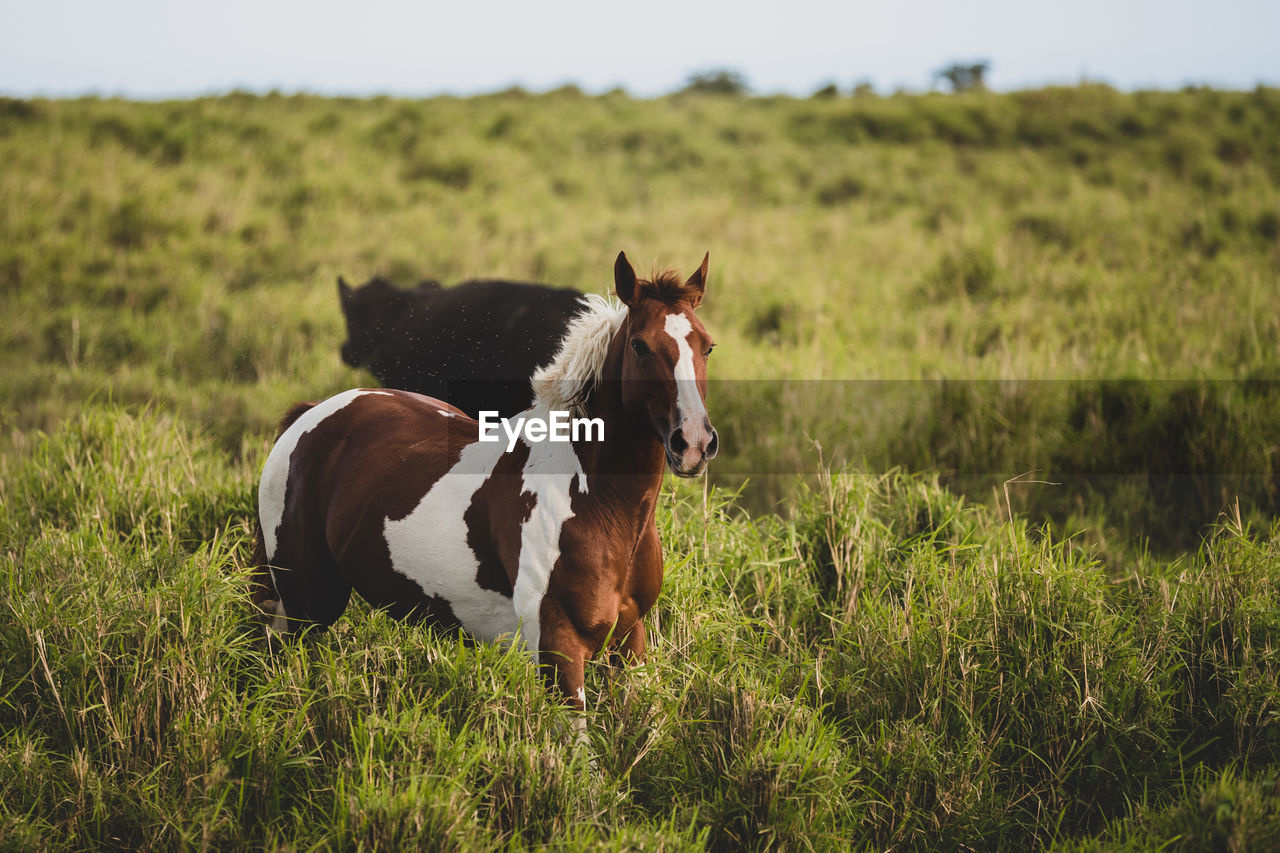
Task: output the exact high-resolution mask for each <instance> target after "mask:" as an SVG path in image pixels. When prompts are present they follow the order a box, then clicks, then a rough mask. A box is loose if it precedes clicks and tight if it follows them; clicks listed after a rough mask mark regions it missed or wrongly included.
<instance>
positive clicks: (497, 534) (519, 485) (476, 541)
mask: <svg viewBox="0 0 1280 853" xmlns="http://www.w3.org/2000/svg"><path fill="white" fill-rule="evenodd" d="M528 461H529V445H527V444H525V443H524V442H520V443H518V444H517V445H516V446H515V447H514V448H512V449H511V451H510V452H509V453H507V454H506V458H505V460H504V461H503V468H504V470H512V471H516V472H523V471H524V466H525V463H526V462H528ZM534 502H535V501H534V495H533V493H532V492H526V491H525V490H524V475H523V473H512V474H506V473H503V474H499V473H494V474H491V475H490V476H489V479H487V480H485V482H484V485H482V486H481V487H480V488H479V489H477V490H476V493H475V495H474V496H473V497H472V499H471V506H469V507H467V511H466V512H465V513H464V514H463V516H462V520H463V523H465V524H466V527H467V546H468V547H469V548H471V552H472V553H473V554H475V555H476V560H478V561H479V563H480V568H479V569H478V570H477V571H476V584H477V585H478V586H479V587H480V588H481V589H487V590H491V591H493V592H496V593H500V594H501V595H505V596H506V597H507V598H511V596H512V591H513V589H514V588H515V582H516V578H515V570H516V567H517V566H519V565H520V534H521V526H522V525H523V524H524V523H525V522H526V521H528V520H529V516H530V515H532V514H533V505H534ZM504 566H505V567H509V568H510V571H508V569H507V568H504Z"/></svg>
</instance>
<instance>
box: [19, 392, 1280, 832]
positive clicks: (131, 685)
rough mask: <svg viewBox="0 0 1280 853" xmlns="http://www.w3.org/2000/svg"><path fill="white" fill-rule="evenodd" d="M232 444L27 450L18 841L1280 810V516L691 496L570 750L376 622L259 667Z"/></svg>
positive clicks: (137, 442) (879, 496)
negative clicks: (1054, 532) (1142, 531)
mask: <svg viewBox="0 0 1280 853" xmlns="http://www.w3.org/2000/svg"><path fill="white" fill-rule="evenodd" d="M228 458H229V457H228V456H227V454H226V453H225V452H224V451H222V450H220V449H219V448H218V447H217V446H216V445H215V444H213V443H212V442H211V441H210V440H209V439H207V438H205V437H203V436H202V435H201V434H200V433H192V432H191V431H189V430H187V429H186V428H184V427H182V426H180V425H177V424H174V423H172V422H171V421H168V420H167V419H166V418H164V417H162V416H158V415H155V414H146V415H142V416H133V415H125V414H120V413H118V412H117V413H103V412H95V413H91V414H87V415H84V416H82V417H79V418H77V419H75V420H74V421H73V422H71V423H69V424H68V425H67V426H66V427H64V428H63V429H61V430H59V431H58V432H56V433H55V434H53V435H50V436H47V437H43V438H39V439H37V440H36V442H35V445H34V448H33V453H31V454H30V455H29V456H27V457H26V458H23V459H15V458H12V457H11V458H9V459H7V460H6V463H5V465H4V468H3V470H2V471H0V482H2V483H3V491H2V493H0V497H2V498H3V506H4V507H5V510H4V515H3V517H2V518H0V522H2V524H0V529H2V530H3V531H4V539H3V543H4V544H3V562H2V563H0V566H2V569H0V572H2V575H0V578H2V581H3V582H2V583H0V606H2V607H3V609H4V612H5V613H6V614H7V615H8V616H7V618H6V619H5V620H4V621H3V628H0V648H2V657H0V661H2V664H3V665H2V668H0V673H2V678H3V681H2V682H0V684H2V688H0V721H2V725H3V731H4V735H3V742H2V743H0V765H3V767H4V772H3V773H0V789H2V791H3V795H2V796H0V827H3V831H0V838H4V839H6V844H7V845H8V846H11V847H13V848H14V849H23V848H28V847H32V846H35V847H43V848H50V849H62V848H81V847H86V846H124V847H134V848H136V847H153V846H161V847H169V846H197V845H199V846H210V847H215V848H218V849H226V848H240V847H259V846H262V845H268V846H287V847H299V848H300V847H310V846H315V845H323V846H355V847H381V848H385V847H399V846H405V845H410V844H423V843H427V844H429V845H430V846H441V847H446V848H457V849H474V848H476V847H492V846H498V845H506V844H509V843H515V844H517V845H520V846H523V845H526V844H543V843H554V844H556V845H564V846H569V847H579V846H585V847H594V846H596V845H598V844H608V845H617V846H623V847H626V846H631V845H633V844H640V845H646V846H650V845H658V846H667V847H701V846H706V847H709V848H711V849H741V848H744V847H745V848H750V849H763V848H766V847H773V846H785V847H804V848H812V849H844V848H846V847H848V846H853V847H866V848H868V849H869V848H876V849H883V848H885V847H903V848H915V849H921V848H936V847H938V846H942V847H947V848H966V849H989V848H990V847H991V846H992V845H995V846H1000V847H1015V846H1016V847H1024V846H1028V845H1034V846H1043V845H1048V844H1051V843H1055V842H1058V843H1062V844H1064V845H1076V844H1079V843H1083V842H1084V841H1085V840H1087V839H1089V838H1091V837H1093V834H1094V833H1102V835H1101V836H1099V837H1100V838H1107V837H1113V836H1114V837H1124V838H1140V839H1144V842H1143V843H1148V842H1150V843H1153V844H1154V843H1156V842H1157V841H1159V840H1161V839H1165V840H1168V839H1170V838H1172V837H1174V835H1176V834H1177V833H1182V832H1185V831H1187V828H1188V827H1189V828H1190V829H1191V830H1193V831H1194V832H1198V833H1210V834H1211V835H1212V834H1214V833H1217V834H1218V835H1221V836H1223V837H1235V836H1239V837H1243V838H1258V837H1261V836H1259V835H1258V833H1260V832H1262V829H1260V828H1259V824H1258V822H1259V821H1261V822H1262V824H1261V825H1264V826H1269V825H1272V824H1274V821H1275V817H1274V805H1273V804H1274V797H1273V792H1272V790H1271V787H1270V786H1271V784H1272V783H1271V782H1269V781H1268V780H1269V779H1270V776H1269V775H1267V774H1269V773H1271V772H1273V769H1274V767H1275V766H1277V762H1280V724H1278V723H1277V719H1276V715H1275V713H1274V711H1275V708H1276V707H1277V701H1278V700H1280V688H1277V684H1280V621H1277V619H1276V618H1275V614H1276V608H1275V589H1276V583H1277V581H1280V577H1277V571H1278V569H1277V567H1278V566H1280V560H1277V556H1278V554H1277V552H1278V549H1280V527H1272V528H1270V529H1268V530H1264V531H1259V530H1253V529H1248V528H1246V527H1243V526H1241V525H1240V524H1238V523H1237V522H1236V521H1235V520H1233V519H1224V521H1223V524H1222V526H1221V527H1220V529H1219V530H1218V531H1217V533H1215V535H1214V536H1213V537H1212V538H1210V539H1209V540H1207V541H1206V542H1205V544H1204V546H1203V547H1202V548H1201V549H1200V550H1199V551H1198V552H1197V553H1195V554H1189V555H1187V556H1186V557H1185V558H1183V559H1181V560H1179V561H1176V562H1174V563H1172V564H1167V563H1161V562H1157V561H1151V562H1148V563H1147V564H1145V565H1142V566H1141V567H1136V569H1137V570H1135V572H1134V573H1133V574H1132V575H1131V576H1129V577H1127V578H1124V579H1120V580H1117V579H1114V578H1113V577H1112V576H1111V575H1110V574H1109V573H1108V572H1106V571H1104V570H1103V569H1102V567H1100V566H1099V565H1098V564H1097V563H1095V562H1093V561H1091V560H1090V559H1089V558H1088V556H1087V555H1085V554H1084V553H1082V552H1081V550H1080V549H1078V548H1076V547H1073V545H1072V544H1071V543H1069V542H1061V541H1056V540H1054V539H1053V538H1051V537H1046V536H1044V535H1042V533H1041V532H1040V531H1037V530H1036V529H1032V528H1029V527H1028V526H1027V525H1026V524H1025V523H1024V522H1022V521H1019V520H1017V519H1014V520H1013V521H1010V520H1008V519H1007V518H1002V517H1001V516H1000V515H999V514H997V513H996V512H995V511H994V510H992V509H988V508H984V507H981V506H975V505H971V504H969V503H967V502H966V501H965V500H963V499H962V498H958V497H956V496H955V495H953V494H950V493H948V492H947V491H946V490H944V489H942V488H940V487H939V486H938V485H937V484H936V482H934V481H932V480H930V479H928V478H926V477H919V476H908V475H904V474H900V473H896V472H895V473H889V474H885V475H870V474H865V473H856V472H844V471H835V472H832V473H829V474H827V475H824V477H823V478H822V481H821V483H820V485H819V486H818V487H817V488H816V489H814V490H813V491H810V492H806V493H805V494H804V496H803V497H802V498H801V499H800V500H799V501H798V502H797V503H796V505H795V507H794V513H793V517H792V518H791V519H783V518H781V517H778V516H773V515H768V516H763V517H760V518H757V519H754V520H753V519H750V518H747V517H746V516H744V515H743V514H742V512H741V511H740V510H738V509H735V507H734V505H733V503H732V499H731V496H725V495H722V494H721V493H719V492H712V493H711V495H710V496H709V498H708V499H707V500H706V502H705V503H704V501H703V499H702V498H701V496H700V495H698V494H697V493H695V492H694V491H693V490H692V489H688V488H681V489H677V490H676V491H675V492H672V493H670V494H669V495H668V500H667V501H666V502H664V509H663V511H662V512H661V513H660V517H659V523H660V528H661V533H662V537H663V541H664V543H665V546H666V551H667V555H668V559H667V563H668V579H667V584H666V587H665V590H664V595H663V597H662V599H661V600H660V602H659V606H658V608H657V610H656V611H655V613H654V614H653V616H652V617H651V618H652V627H653V634H654V636H655V638H656V642H655V648H654V651H653V654H652V657H651V659H650V660H649V662H648V663H646V664H645V665H644V666H642V667H638V668H635V669H633V670H630V671H622V672H616V673H614V672H609V671H607V670H606V669H603V668H600V667H597V668H595V669H593V670H592V672H591V674H590V678H589V697H590V698H589V703H588V704H589V706H590V707H589V710H588V712H587V717H588V721H589V733H590V745H589V746H588V747H586V748H585V749H578V748H575V747H574V746H573V745H572V744H571V743H569V741H568V739H566V737H565V732H566V730H567V728H568V726H569V725H570V721H569V719H568V716H569V714H570V713H571V712H569V711H567V710H564V709H562V708H560V707H559V706H557V705H556V703H555V702H554V700H553V699H552V698H551V697H550V696H549V695H548V694H547V692H546V691H545V690H544V689H543V688H542V686H541V685H540V683H539V682H538V680H537V678H536V675H535V673H534V671H533V668H532V666H531V665H530V664H529V663H528V660H527V658H526V657H525V656H524V655H522V654H521V653H519V652H518V651H516V650H512V649H505V648H502V647H496V646H486V645H479V646H477V645H473V644H471V643H468V642H465V641H463V640H461V639H459V638H458V637H456V636H453V635H450V634H448V633H438V632H434V631H432V630H430V629H426V628H420V627H412V626H406V625H403V624H400V623H396V622H394V621H393V620H390V619H387V618H386V617H385V616H383V615H381V614H379V613H373V612H369V611H368V610H367V608H363V607H359V606H357V607H355V608H353V612H352V613H351V614H349V615H348V617H346V618H344V619H343V620H342V621H341V622H340V623H339V624H338V626H336V627H335V629H334V630H332V631H330V632H329V633H328V634H326V635H324V636H323V637H320V638H319V639H316V640H314V641H312V642H307V643H298V644H292V645H286V646H284V647H282V648H277V649H275V650H269V649H268V648H266V647H265V646H264V645H263V644H262V642H261V640H260V638H259V637H258V635H257V634H256V633H255V632H254V631H253V630H252V629H251V628H250V626H249V624H248V616H249V613H250V605H249V602H248V597H247V583H246V573H245V570H244V568H243V565H242V564H243V560H244V559H245V557H246V555H247V554H248V551H249V545H250V543H249V540H248V526H247V524H246V523H245V520H246V518H247V517H248V516H249V514H250V512H251V507H250V506H248V502H249V501H248V497H247V496H248V495H249V494H250V492H251V491H252V484H253V473H254V472H253V470H252V466H249V465H246V464H243V463H239V462H228V461H227V460H228ZM69 472H74V477H70V476H68V473H69ZM68 480H74V481H75V483H76V485H74V486H63V487H60V488H52V489H50V488H47V485H48V484H56V483H60V482H65V481H68ZM1224 792H1225V793H1224ZM1228 797H1229V798H1232V799H1231V801H1232V802H1236V801H1237V798H1238V800H1239V803H1240V805H1239V807H1238V811H1234V812H1230V813H1224V812H1222V811H1221V809H1217V807H1216V806H1215V807H1214V809H1217V810H1214V809H1210V811H1211V814H1209V815H1208V816H1206V815H1205V809H1206V808H1208V807H1206V806H1202V805H1199V804H1201V803H1203V802H1210V803H1217V802H1219V801H1222V800H1223V798H1228ZM1206 798H1207V799H1206ZM1267 821H1271V823H1266V822H1267ZM1108 833H1110V834H1111V835H1108ZM1214 837H1217V835H1214Z"/></svg>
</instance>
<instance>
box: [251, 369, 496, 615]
mask: <svg viewBox="0 0 1280 853" xmlns="http://www.w3.org/2000/svg"><path fill="white" fill-rule="evenodd" d="M361 400H362V401H363V405H362V406H361V407H359V408H358V409H356V410H352V409H339V410H338V411H337V412H334V413H333V414H332V415H330V416H329V417H327V418H325V419H324V420H322V421H320V423H318V424H316V426H315V427H313V428H312V429H311V430H309V431H308V432H307V433H306V434H305V435H303V436H301V437H300V438H299V439H298V444H297V446H296V447H295V449H294V452H293V455H292V457H291V458H290V465H289V488H288V492H287V493H286V501H285V507H286V509H285V517H286V519H287V521H288V523H286V524H282V525H281V540H280V543H279V545H278V546H277V548H276V558H275V559H276V563H277V564H279V565H282V566H297V565H307V566H308V571H309V572H310V573H311V575H312V578H311V579H310V580H309V581H308V583H307V584H306V588H305V589H303V590H301V591H300V592H299V591H294V592H295V595H292V596H291V595H289V594H285V595H284V598H285V599H286V607H289V603H290V601H291V600H292V599H293V598H294V597H296V596H297V595H301V596H302V598H303V599H304V600H305V605H304V610H306V611H308V612H304V613H298V614H297V615H298V617H299V618H308V619H312V620H314V621H317V622H320V623H321V624H328V623H330V622H332V621H333V619H336V618H337V617H338V616H339V615H341V613H342V611H343V610H344V609H345V608H346V604H347V599H348V598H349V596H350V591H351V589H352V587H353V585H354V587H355V589H356V590H357V591H358V592H359V593H360V595H361V596H363V597H364V598H365V599H366V600H367V601H369V603H370V604H371V605H373V606H374V607H378V608H383V609H386V610H388V611H389V612H390V613H391V614H392V615H394V616H397V617H401V618H403V617H406V616H415V617H417V618H422V617H425V616H430V617H433V618H437V619H440V621H442V622H444V623H445V624H451V625H456V624H457V621H456V619H454V617H453V612H452V610H451V609H450V608H449V605H448V603H447V602H444V601H443V600H441V599H438V598H437V597H436V596H428V595H426V594H424V593H423V591H422V588H421V587H420V586H418V585H417V584H416V583H415V582H413V581H412V580H411V579H409V578H407V577H405V576H404V575H402V574H400V573H399V572H396V571H394V570H393V569H392V566H391V553H390V551H389V550H388V548H387V542H386V539H385V538H384V536H383V524H384V523H385V519H388V518H390V519H401V518H404V517H405V516H407V515H408V514H409V513H411V512H413V510H414V508H415V507H416V506H417V505H418V502H419V501H420V500H421V499H422V496H423V495H425V494H427V492H429V491H430V490H431V487H432V486H434V485H435V483H436V481H437V480H438V479H439V478H440V474H441V473H442V472H443V471H447V470H448V469H449V468H451V467H453V465H455V464H456V463H457V461H458V457H459V456H460V455H461V453H462V449H463V448H464V447H465V446H466V445H467V444H468V443H470V441H474V440H475V429H474V424H471V422H470V421H467V420H463V419H460V418H448V419H446V418H443V417H441V416H440V415H439V414H438V410H443V411H456V410H455V409H453V407H451V406H447V405H441V404H438V403H436V401H434V400H430V399H429V398H425V397H422V396H421V395H418V394H409V393H404V392H380V393H378V394H376V395H372V394H371V395H369V396H367V397H363V398H361ZM423 403H425V404H426V405H425V406H424V405H422V404H423ZM295 408H296V407H295ZM303 411H305V409H303ZM353 411H356V412H357V415H358V416H357V415H353V414H352V412H353ZM291 414H293V412H292V411H291ZM299 414H300V413H299ZM427 416H433V417H437V418H439V419H440V420H441V421H445V422H446V423H443V424H441V425H440V426H443V427H445V428H447V430H448V433H447V438H448V440H447V441H445V442H438V441H437V442H424V441H422V440H421V438H422V432H423V420H424V418H426V417H427ZM428 423H429V422H428ZM455 424H456V426H455ZM468 425H470V426H468ZM379 442H387V443H388V445H389V446H393V447H400V448H402V449H401V452H400V453H398V454H383V453H379V452H377V448H378V447H379ZM350 448H361V449H362V450H359V451H356V452H349V449H350ZM339 493H345V494H359V495H363V496H364V499H363V500H359V501H348V500H336V501H334V500H330V498H331V497H332V496H334V495H335V494H339ZM338 536H345V537H346V538H345V539H342V540H341V541H335V540H336V539H337V537H338ZM340 566H359V567H361V571H360V573H359V576H358V577H356V578H349V577H347V576H346V574H345V573H344V572H343V571H342V570H341V569H340V568H339V567H340ZM317 574H318V575H320V577H318V578H317V577H315V575H317ZM353 582H354V584H353ZM290 584H291V579H287V577H286V576H284V575H282V573H280V572H277V585H290ZM289 615H290V617H293V616H294V615H295V614H294V612H293V609H292V608H290V610H289Z"/></svg>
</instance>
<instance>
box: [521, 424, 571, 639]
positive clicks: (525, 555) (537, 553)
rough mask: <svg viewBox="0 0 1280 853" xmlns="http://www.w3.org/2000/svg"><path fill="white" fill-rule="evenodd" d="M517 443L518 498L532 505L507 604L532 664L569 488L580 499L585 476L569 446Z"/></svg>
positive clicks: (557, 555)
mask: <svg viewBox="0 0 1280 853" xmlns="http://www.w3.org/2000/svg"><path fill="white" fill-rule="evenodd" d="M530 411H531V412H532V414H533V416H541V417H546V416H547V414H548V413H547V411H546V410H545V409H544V408H543V407H542V406H541V405H539V406H535V407H534V408H533V409H531V410H530ZM522 441H524V444H525V445H526V446H527V447H528V448H529V459H528V461H527V462H525V466H524V472H523V474H524V488H523V489H522V490H521V492H522V493H524V492H528V493H530V494H532V495H533V499H534V504H533V509H532V510H531V511H530V513H529V518H528V520H527V521H525V522H524V524H522V525H521V526H520V565H519V569H518V571H517V573H516V584H515V589H514V590H513V596H512V601H511V603H512V605H513V607H514V609H515V614H516V619H517V620H518V621H519V623H520V636H521V637H522V638H523V639H524V642H525V645H526V646H527V647H528V649H529V651H530V652H531V653H532V654H533V658H534V661H535V662H536V661H537V660H538V652H539V650H540V648H541V642H542V621H541V611H542V599H543V598H544V597H545V596H546V594H547V586H548V585H549V584H550V582H551V570H552V569H553V568H554V567H555V564H556V561H557V560H558V559H560V531H561V530H562V529H563V527H564V523H565V522H566V521H568V520H569V519H570V518H572V517H573V510H572V508H571V507H570V504H571V503H572V497H571V495H570V488H571V487H572V484H573V478H574V477H577V478H578V491H579V492H581V493H583V494H585V493H586V491H587V475H586V472H584V471H583V470H582V462H581V460H579V459H578V454H577V453H575V452H574V450H573V445H572V444H570V443H567V442H563V443H559V442H549V441H544V442H533V443H530V442H529V441H528V440H524V439H522Z"/></svg>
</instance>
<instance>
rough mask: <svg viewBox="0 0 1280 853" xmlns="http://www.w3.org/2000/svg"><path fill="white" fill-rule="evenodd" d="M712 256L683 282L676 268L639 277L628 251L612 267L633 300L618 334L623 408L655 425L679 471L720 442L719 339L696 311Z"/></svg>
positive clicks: (700, 462) (701, 461)
mask: <svg viewBox="0 0 1280 853" xmlns="http://www.w3.org/2000/svg"><path fill="white" fill-rule="evenodd" d="M707 261H708V256H704V257H703V259H702V266H700V267H699V268H698V269H697V270H695V271H694V273H693V275H691V276H689V278H688V279H687V280H686V281H684V282H681V281H680V277H679V276H678V275H676V274H675V273H673V272H670V271H668V272H665V273H662V274H660V275H657V276H654V277H653V279H652V280H644V279H638V278H637V277H636V272H635V269H634V268H633V267H632V266H631V262H630V261H628V260H627V256H626V253H625V252H619V253H618V259H617V261H616V262H615V263H614V266H613V279H614V290H615V292H616V293H617V296H618V299H619V300H621V301H622V303H623V304H624V305H626V306H627V319H626V322H625V323H624V324H623V326H622V328H621V329H620V330H619V333H618V339H619V341H620V346H621V361H622V363H621V367H620V373H621V375H620V377H619V378H620V379H621V393H622V407H623V411H624V412H626V413H627V415H628V416H629V417H630V418H632V419H635V420H643V421H646V422H647V423H648V424H649V426H650V427H651V428H652V429H653V432H654V433H655V434H656V435H657V437H658V440H659V441H660V442H662V446H663V448H664V450H665V451H666V456H667V465H668V466H670V468H671V471H672V472H673V473H674V474H676V475H677V476H679V477H696V476H698V475H699V474H701V473H702V472H703V471H705V470H706V467H707V463H708V462H709V461H710V460H711V459H713V458H714V457H715V455H716V451H717V450H718V449H719V437H718V436H717V435H716V431H715V428H714V427H712V426H711V419H710V418H709V417H708V415H707V407H706V403H705V401H706V396H707V358H708V357H709V356H710V355H711V350H712V349H713V348H714V347H715V344H714V342H713V341H712V340H711V336H710V335H708V334H707V330H706V329H705V328H703V325H702V323H701V322H700V321H699V320H698V318H697V316H696V315H695V313H694V312H695V310H696V309H697V307H698V306H699V305H700V304H701V303H702V297H703V294H704V292H705V290H706V284H707Z"/></svg>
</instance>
